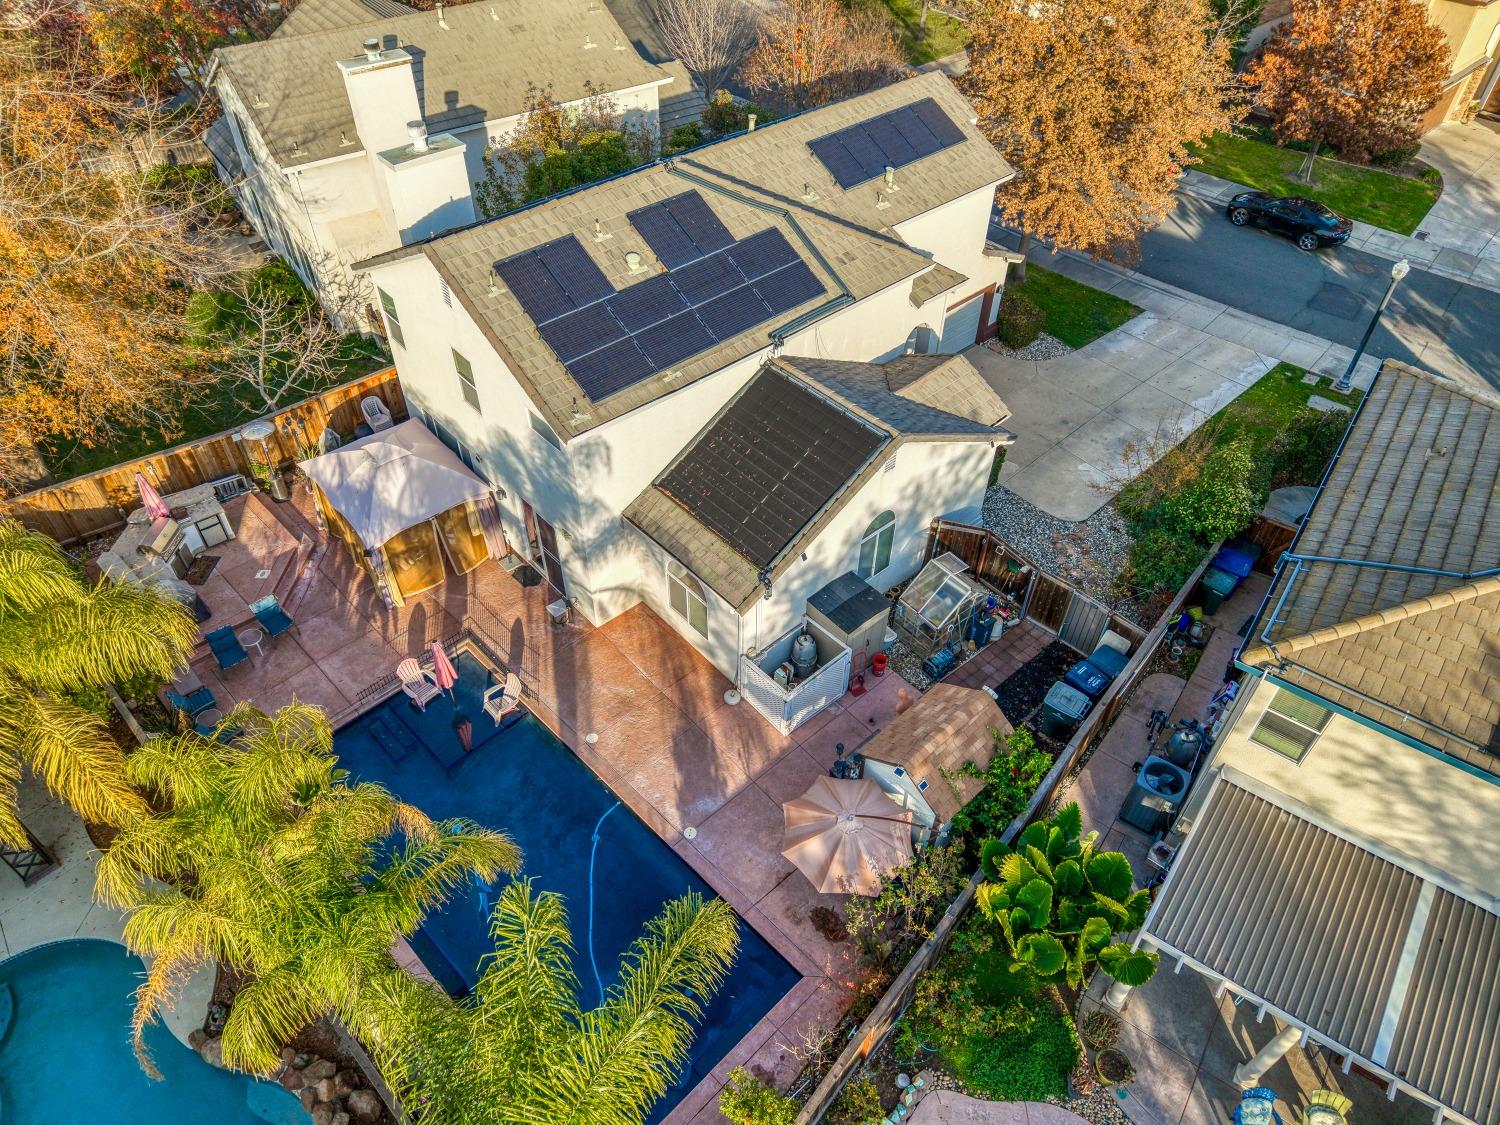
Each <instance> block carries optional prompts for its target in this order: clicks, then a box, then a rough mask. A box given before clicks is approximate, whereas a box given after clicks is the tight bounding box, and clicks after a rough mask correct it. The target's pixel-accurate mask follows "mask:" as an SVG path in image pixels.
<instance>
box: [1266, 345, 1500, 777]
mask: <svg viewBox="0 0 1500 1125" xmlns="http://www.w3.org/2000/svg"><path fill="white" fill-rule="evenodd" d="M1297 556H1320V557H1328V558H1333V559H1340V560H1347V561H1343V562H1302V563H1297V562H1295V559H1296V557H1297ZM1293 560H1294V561H1293V563H1292V565H1289V566H1286V567H1284V568H1283V570H1282V572H1281V574H1280V575H1279V576H1278V578H1277V580H1276V583H1275V584H1274V585H1273V586H1272V589H1271V592H1270V595H1269V597H1268V599H1267V603H1266V604H1267V605H1268V606H1269V607H1271V608H1270V609H1269V610H1268V611H1266V612H1267V613H1269V614H1274V618H1272V619H1270V628H1269V630H1266V629H1265V627H1264V626H1265V621H1264V620H1262V621H1257V623H1256V625H1255V626H1254V628H1253V631H1252V633H1251V637H1252V641H1251V643H1250V645H1248V646H1247V648H1246V650H1245V653H1244V655H1243V659H1244V661H1245V662H1246V663H1248V664H1251V665H1255V666H1258V667H1266V668H1276V669H1277V670H1278V674H1279V675H1281V676H1282V677H1283V678H1286V679H1290V680H1293V681H1296V682H1301V683H1302V684H1303V686H1305V687H1306V688H1308V690H1311V691H1313V692H1315V693H1316V694H1318V695H1321V696H1323V697H1324V698H1327V699H1329V700H1331V701H1332V702H1334V703H1335V704H1338V705H1340V706H1343V707H1346V708H1347V709H1348V710H1351V711H1354V712H1356V713H1358V714H1361V715H1365V716H1366V717H1368V718H1370V719H1372V720H1374V721H1376V722H1379V723H1382V724H1385V725H1387V726H1390V727H1392V728H1395V729H1401V730H1405V731H1406V732H1407V733H1409V734H1411V735H1413V736H1414V737H1416V738H1419V739H1421V740H1422V741H1424V742H1427V743H1428V744H1429V745H1433V746H1436V747H1437V748H1438V749H1440V750H1444V751H1446V752H1448V753H1451V754H1454V755H1455V756H1458V757H1460V758H1463V759H1464V760H1466V761H1468V762H1470V763H1471V764H1473V765H1477V766H1479V767H1481V768H1483V769H1487V770H1490V771H1492V772H1500V758H1497V757H1496V756H1495V755H1496V753H1497V751H1500V651H1497V648H1496V644H1495V638H1496V637H1497V636H1500V577H1496V576H1494V575H1490V576H1486V575H1485V572H1487V571H1494V570H1496V569H1500V399H1495V398H1492V397H1490V396H1489V395H1488V394H1486V393H1484V392H1482V391H1479V390H1477V389H1474V388H1472V387H1468V386H1465V385H1460V384H1457V383H1454V382H1450V381H1448V380H1445V379H1442V378H1440V377H1439V376H1435V375H1431V374H1428V373H1426V372H1422V371H1418V370H1416V369H1414V368H1410V367H1406V366H1405V365H1403V364H1399V363H1395V362H1392V361H1387V362H1386V364H1385V365H1384V367H1382V369H1381V373H1380V376H1379V377H1378V378H1377V379H1376V381H1375V384H1374V386H1373V387H1372V388H1371V390H1370V393H1369V396H1368V397H1367V398H1366V400H1365V402H1364V404H1363V406H1362V407H1361V408H1360V411H1359V413H1358V415H1357V417H1356V418H1355V420H1354V422H1353V423H1352V425H1351V428H1350V432H1349V435H1348V437H1347V439H1346V441H1345V445H1344V448H1343V451H1342V452H1341V453H1340V455H1339V457H1338V460H1337V461H1336V462H1335V464H1334V466H1333V470H1332V472H1331V473H1330V475H1329V478H1328V482H1327V484H1326V485H1325V486H1324V487H1323V489H1322V491H1321V492H1320V493H1319V495H1318V499H1317V500H1316V502H1315V503H1314V504H1313V507H1312V510H1311V511H1310V512H1309V513H1308V515H1307V519H1306V520H1305V521H1304V523H1303V530H1302V532H1301V534H1300V536H1299V538H1298V539H1297V541H1296V543H1295V544H1294V548H1293ZM1354 563H1362V564H1374V565H1352V564H1354ZM1393 566H1395V567H1403V566H1406V567H1426V568H1431V569H1436V570H1442V571H1448V572H1451V573H1450V574H1449V575H1446V576H1445V575H1435V574H1424V573H1414V572H1410V571H1405V570H1400V569H1391V568H1392V567H1393ZM1465 575H1467V576H1469V577H1465ZM1283 594H1284V595H1285V596H1284V597H1283ZM1263 632H1265V633H1266V640H1265V641H1262V639H1261V637H1262V633H1263ZM1406 716H1412V717H1414V718H1415V719H1416V720H1418V723H1417V724H1413V723H1412V722H1411V721H1410V719H1408V718H1406Z"/></svg>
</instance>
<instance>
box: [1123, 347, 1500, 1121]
mask: <svg viewBox="0 0 1500 1125" xmlns="http://www.w3.org/2000/svg"><path fill="white" fill-rule="evenodd" d="M1238 663H1239V666H1240V668H1241V669H1242V670H1243V671H1244V672H1245V673H1247V674H1248V675H1247V678H1246V679H1245V681H1244V683H1243V684H1242V690H1241V691H1240V693H1239V696H1238V698H1237V701H1236V707H1237V709H1236V711H1235V712H1234V713H1233V714H1232V715H1231V716H1230V718H1229V721H1228V722H1227V724H1226V726H1225V728H1224V730H1223V733H1222V734H1221V735H1220V737H1219V739H1218V742H1217V744H1216V746H1215V747H1214V749H1213V751H1212V756H1211V758H1210V759H1209V761H1208V762H1207V764H1206V766H1205V767H1204V770H1203V772H1202V774H1201V775H1200V776H1199V778H1198V780H1197V782H1196V784H1195V785H1194V788H1193V790H1192V792H1191V793H1190V795H1189V798H1188V802H1187V804H1186V806H1185V808H1184V811H1183V816H1182V819H1181V820H1180V821H1179V825H1178V827H1179V828H1181V829H1184V830H1185V831H1186V836H1185V839H1184V841H1183V843H1182V844H1181V847H1180V848H1179V850H1178V852H1177V855H1176V857H1175V859H1174V861H1173V863H1172V866H1171V868H1170V870H1169V872H1168V874H1167V877H1166V881H1165V883H1164V885H1163V886H1162V888H1161V891H1160V893H1159V894H1158V895H1157V898H1156V901H1155V903H1154V904H1153V906H1152V909H1151V913H1150V916H1149V917H1148V918H1147V920H1146V924H1145V927H1144V930H1143V932H1142V936H1141V940H1142V941H1143V942H1144V943H1145V944H1147V945H1148V946H1152V947H1154V948H1156V949H1158V950H1160V951H1161V953H1162V955H1163V957H1164V959H1165V961H1166V963H1167V965H1171V964H1172V962H1174V961H1175V962H1176V963H1177V967H1178V968H1179V969H1180V968H1182V967H1187V968H1191V969H1194V970H1196V971H1198V972H1200V973H1203V974H1205V975H1207V976H1208V977H1210V978H1212V979H1213V980H1215V981H1216V982H1219V983H1221V984H1222V985H1223V986H1224V987H1227V988H1228V989H1229V990H1231V992H1232V993H1233V994H1234V995H1235V996H1237V997H1238V998H1240V1000H1241V1001H1242V1002H1244V1003H1249V1004H1251V1005H1254V1006H1256V1007H1257V1008H1258V1009H1259V1010H1260V1013H1261V1015H1262V1016H1263V1017H1273V1018H1274V1019H1275V1020H1276V1021H1277V1023H1278V1025H1279V1032H1278V1034H1277V1035H1276V1036H1275V1037H1274V1038H1273V1039H1272V1040H1271V1041H1270V1042H1269V1043H1268V1044H1267V1045H1266V1047H1265V1048H1264V1049H1263V1050H1261V1051H1260V1052H1259V1053H1258V1054H1257V1055H1256V1056H1255V1057H1254V1058H1252V1059H1250V1060H1249V1061H1248V1062H1246V1063H1245V1064H1244V1065H1242V1066H1241V1067H1240V1069H1239V1071H1238V1072H1237V1073H1236V1075H1235V1077H1236V1078H1237V1079H1238V1080H1239V1081H1240V1083H1241V1084H1242V1085H1244V1086H1251V1085H1255V1084H1256V1083H1257V1081H1258V1080H1259V1079H1260V1077H1261V1075H1262V1074H1263V1073H1264V1072H1265V1070H1266V1069H1267V1068H1268V1067H1270V1066H1271V1065H1272V1064H1274V1063H1275V1062H1276V1061H1277V1059H1278V1058H1280V1056H1281V1055H1282V1054H1284V1053H1285V1052H1286V1051H1287V1050H1289V1049H1290V1047H1291V1046H1292V1045H1294V1044H1296V1043H1299V1042H1308V1041H1311V1042H1313V1043H1316V1044H1319V1045H1321V1046H1323V1047H1324V1048H1325V1049H1327V1050H1328V1051H1330V1052H1332V1054H1333V1055H1334V1056H1335V1058H1337V1059H1339V1060H1341V1064H1342V1066H1343V1068H1344V1071H1345V1073H1348V1072H1349V1071H1350V1070H1351V1069H1352V1068H1355V1067H1358V1068H1360V1069H1361V1071H1362V1072H1364V1073H1366V1074H1367V1075H1370V1076H1374V1077H1375V1078H1376V1079H1377V1080H1378V1081H1381V1082H1383V1083H1385V1084H1386V1085H1387V1086H1388V1088H1389V1091H1390V1096H1391V1097H1393V1098H1394V1097H1396V1096H1398V1095H1404V1096H1409V1097H1413V1098H1416V1099H1417V1100H1419V1101H1420V1102H1422V1103H1424V1104H1425V1105H1426V1106H1427V1107H1429V1109H1430V1111H1431V1112H1432V1120H1434V1121H1443V1120H1451V1121H1463V1122H1469V1123H1471V1125H1493V1123H1494V1122H1496V1121H1500V398H1496V397H1494V396H1493V395H1492V393H1491V392H1489V391H1481V390H1475V389H1471V388H1469V387H1467V386H1464V385H1460V384H1458V383H1455V382H1451V381H1448V380H1446V379H1443V378H1440V377H1438V376H1435V375H1430V374H1427V373H1425V372H1421V371H1417V370H1414V369H1412V368H1408V367H1405V366H1403V365H1401V364H1398V363H1395V362H1387V363H1386V364H1385V366H1384V368H1383V369H1382V371H1381V373H1380V375H1379V376H1378V377H1377V379H1376V381H1375V384H1374V386H1373V387H1372V388H1371V390H1370V393H1369V395H1368V396H1367V397H1366V398H1365V400H1364V401H1363V403H1362V404H1361V405H1360V407H1359V408H1358V410H1357V412H1356V414H1355V417H1354V419H1353V421H1352V422H1351V426H1350V429H1349V431H1348V434H1347V437H1346V439H1345V444H1344V446H1343V448H1342V450H1341V451H1340V453H1339V454H1338V456H1337V458H1336V459H1335V461H1334V463H1333V465H1332V467H1331V469H1330V470H1329V473H1328V475H1327V478H1326V480H1325V482H1324V484H1323V486H1322V488H1321V491H1320V492H1319V495H1318V498H1317V501H1316V502H1315V503H1314V505H1313V507H1312V510H1311V511H1310V512H1309V513H1308V515H1307V518H1306V520H1305V522H1304V524H1303V526H1302V529H1301V531H1300V532H1299V534H1298V536H1297V538H1296V540H1295V541H1294V542H1293V544H1292V546H1291V547H1290V549H1289V550H1288V552H1287V553H1286V554H1285V555H1284V556H1283V557H1282V560H1281V563H1280V566H1279V570H1278V572H1277V576H1276V579H1275V581H1274V582H1273V583H1272V585H1271V588H1270V591H1269V593H1268V594H1267V596H1266V599H1265V602H1264V604H1263V605H1262V607H1261V609H1260V611H1259V613H1258V615H1257V616H1256V618H1255V619H1254V621H1253V622H1252V623H1251V625H1250V628H1249V632H1248V634H1247V638H1246V640H1245V642H1244V646H1243V648H1242V650H1241V652H1240V655H1239V657H1238ZM1164 967H1165V966H1164ZM1122 998H1123V997H1122V996H1120V995H1115V996H1114V997H1113V999H1114V1000H1115V1002H1117V1003H1118V1002H1119V1001H1120V1000H1121V999H1122Z"/></svg>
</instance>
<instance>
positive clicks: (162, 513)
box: [135, 473, 172, 520]
mask: <svg viewBox="0 0 1500 1125" xmlns="http://www.w3.org/2000/svg"><path fill="white" fill-rule="evenodd" d="M135 487H136V491H137V492H139V493H140V494H141V503H142V504H143V505H144V506H145V508H146V514H147V515H148V516H150V517H151V518H152V519H154V520H164V519H169V518H171V515H172V509H171V508H168V507H167V502H166V501H165V500H163V499H162V498H161V493H160V492H157V491H156V486H155V485H154V484H152V483H151V482H150V481H149V480H147V479H146V476H145V474H144V473H136V474H135Z"/></svg>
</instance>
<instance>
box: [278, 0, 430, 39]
mask: <svg viewBox="0 0 1500 1125" xmlns="http://www.w3.org/2000/svg"><path fill="white" fill-rule="evenodd" d="M414 11H416V9H415V8H413V7H410V6H409V5H406V4H403V3H401V0H300V2H299V3H298V4H297V7H296V8H295V9H294V10H293V11H292V13H291V15H289V16H287V17H286V19H284V20H282V21H281V22H280V23H279V24H277V25H276V30H275V31H273V32H271V35H270V37H271V38H272V39H285V38H288V37H289V36H293V35H311V34H313V33H314V32H318V31H332V30H333V29H334V28H336V27H354V26H356V25H358V24H362V23H369V22H370V21H371V20H378V19H386V18H387V17H390V16H405V15H410V14H411V13H412V12H414Z"/></svg>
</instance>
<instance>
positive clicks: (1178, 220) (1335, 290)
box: [992, 196, 1500, 387]
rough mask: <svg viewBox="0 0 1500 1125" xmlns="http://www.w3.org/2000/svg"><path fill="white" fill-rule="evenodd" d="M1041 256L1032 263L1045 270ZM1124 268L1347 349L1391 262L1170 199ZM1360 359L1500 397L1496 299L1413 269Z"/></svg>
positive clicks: (1485, 291) (1011, 241) (1187, 200)
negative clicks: (1306, 248) (1137, 256)
mask: <svg viewBox="0 0 1500 1125" xmlns="http://www.w3.org/2000/svg"><path fill="white" fill-rule="evenodd" d="M997 231H998V228H993V227H992V232H997ZM1007 244H1008V245H1014V244H1015V242H1014V238H1013V237H1012V238H1010V239H1008V240H1007ZM1044 255H1045V251H1043V252H1042V254H1041V255H1038V258H1039V260H1042V261H1044V262H1045V256H1044ZM1134 268H1135V269H1136V270H1138V271H1139V272H1141V273H1143V274H1146V275H1147V276H1149V277H1153V278H1156V279H1157V280H1159V281H1165V282H1167V283H1169V284H1171V285H1176V286H1178V287H1180V288H1182V289H1187V290H1189V291H1191V292H1194V293H1198V294H1201V295H1202V296H1205V297H1208V298H1210V299H1212V300H1215V301H1222V302H1223V303H1224V304H1226V305H1230V306H1232V307H1234V308H1237V309H1240V310H1242V311H1244V312H1248V313H1252V314H1254V315H1256V316H1260V317H1264V318H1265V319H1267V320H1271V321H1275V322H1276V323H1278V324H1285V325H1287V326H1289V327H1292V328H1298V329H1301V330H1302V331H1304V332H1310V333H1313V334H1314V335H1317V336H1321V337H1324V338H1325V339H1328V340H1331V341H1333V342H1334V343H1338V344H1344V345H1346V346H1349V347H1354V346H1355V345H1357V344H1358V343H1359V338H1360V336H1361V335H1362V334H1363V333H1364V330H1365V326H1366V325H1367V324H1368V323H1369V319H1370V314H1371V313H1372V312H1374V310H1375V306H1376V304H1377V303H1378V302H1379V300H1380V296H1381V294H1382V293H1384V292H1385V286H1386V284H1387V282H1388V281H1389V279H1390V269H1391V262H1390V261H1389V260H1388V259H1386V258H1381V257H1377V256H1375V255H1373V254H1366V253H1364V252H1362V251H1358V250H1351V249H1350V248H1348V247H1336V248H1334V249H1331V250H1324V251H1319V252H1316V253H1311V254H1309V253H1305V252H1303V251H1301V250H1298V249H1297V248H1296V247H1295V246H1294V245H1292V243H1291V241H1290V240H1289V239H1286V238H1283V237H1281V236H1279V235H1275V234H1271V233H1269V232H1267V231H1261V230H1251V229H1244V228H1240V227H1235V226H1233V225H1232V224H1231V223H1230V222H1229V221H1228V220H1227V219H1226V218H1225V217H1224V214H1223V212H1222V210H1221V209H1219V208H1218V207H1216V206H1214V205H1212V204H1209V203H1205V202H1203V201H1201V200H1198V199H1194V198H1191V197H1188V196H1179V198H1178V202H1177V206H1176V208H1175V209H1174V210H1173V212H1172V213H1171V214H1170V215H1168V216H1167V219H1166V221H1165V222H1164V223H1162V225H1161V226H1160V227H1158V228H1157V229H1156V230H1154V231H1152V232H1150V233H1149V234H1147V235H1146V236H1145V237H1144V238H1143V239H1142V240H1141V260H1140V261H1139V262H1138V263H1136V264H1135V267H1134ZM1370 353H1371V354H1373V355H1376V356H1379V357H1381V358H1387V357H1392V358H1396V359H1400V360H1404V361H1406V362H1408V363H1416V364H1419V365H1421V366H1423V367H1426V368H1427V369H1429V370H1432V371H1435V372H1438V373H1440V374H1455V375H1461V374H1470V375H1477V376H1478V377H1480V378H1482V379H1484V380H1485V381H1486V382H1488V383H1490V384H1491V385H1493V386H1497V387H1500V293H1495V292H1492V291H1490V290H1488V289H1483V288H1480V287H1477V286H1472V285H1463V284H1460V283H1458V282H1456V281H1453V280H1451V279H1449V278H1446V277H1442V276H1439V275H1436V274H1431V273H1428V272H1426V271H1424V270H1423V269H1421V268H1420V267H1419V266H1414V267H1413V269H1412V271H1411V273H1410V274H1409V275H1408V276H1407V278H1406V280H1405V281H1403V282H1402V283H1401V284H1400V285H1399V286H1398V287H1397V289H1396V294H1395V296H1394V298H1393V299H1392V301H1391V306H1390V308H1388V309H1387V310H1386V313H1385V317H1384V319H1383V321H1382V323H1381V327H1380V328H1379V329H1377V330H1376V333H1375V336H1374V338H1373V339H1372V341H1371V343H1370Z"/></svg>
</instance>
